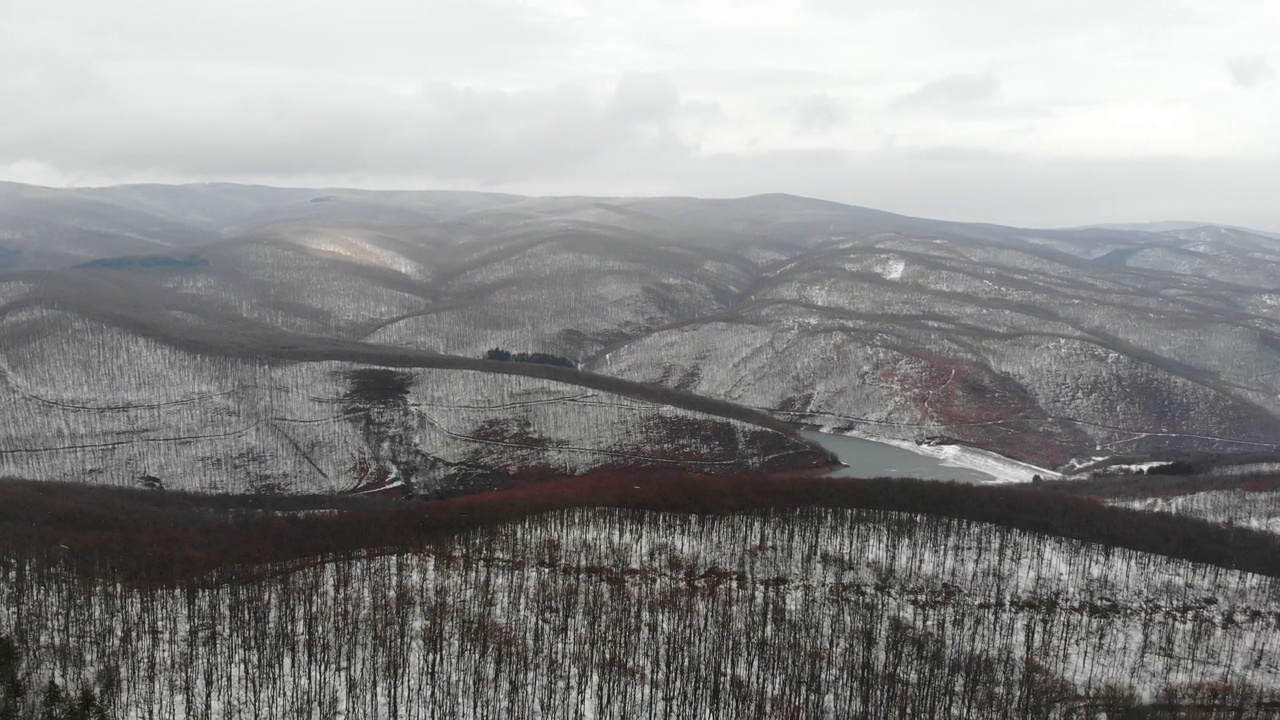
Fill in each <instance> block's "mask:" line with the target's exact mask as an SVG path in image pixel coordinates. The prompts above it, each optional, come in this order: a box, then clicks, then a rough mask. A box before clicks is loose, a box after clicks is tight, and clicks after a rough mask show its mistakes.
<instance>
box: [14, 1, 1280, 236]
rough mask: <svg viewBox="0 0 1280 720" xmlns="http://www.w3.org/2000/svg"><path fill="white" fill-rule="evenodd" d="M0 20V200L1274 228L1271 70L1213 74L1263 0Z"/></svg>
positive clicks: (1269, 31) (1267, 35) (407, 7)
mask: <svg viewBox="0 0 1280 720" xmlns="http://www.w3.org/2000/svg"><path fill="white" fill-rule="evenodd" d="M0 7H2V8H3V9H0V98H4V99H5V101H6V103H7V104H6V106H5V109H6V110H8V112H3V113H0V180H17V181H38V182H48V183H55V184H56V183H68V182H76V183H91V182H92V183H105V182H139V181H204V180H227V181H243V182H269V183H273V184H283V185H299V184H310V185H321V184H322V185H355V186H361V187H425V188H430V187H450V188H489V189H500V190H510V191H515V192H529V193H571V194H583V193H592V194H601V193H605V194H610V193H611V194H619V193H622V194H625V193H638V194H700V195H713V196H725V195H740V194H747V193H756V192H792V193H797V194H807V195H814V196H818V197H826V198H830V199H835V200H841V201H845V202H852V203H857V204H864V205H871V206H882V207H885V208H887V209H891V210H896V211H899V212H907V213H911V214H919V215H929V216H943V217H954V218H960V219H970V220H989V221H998V222H999V221H1003V222H1011V223H1019V224H1082V223H1087V222H1096V221H1101V220H1129V219H1151V218H1159V217H1169V216H1186V215H1194V216H1196V217H1197V219H1211V220H1220V221H1223V222H1230V223H1236V224H1244V225H1248V224H1261V223H1263V222H1265V223H1267V224H1269V225H1270V226H1271V227H1280V220H1278V219H1277V218H1275V213H1276V212H1277V210H1275V206H1274V202H1273V200H1272V199H1271V198H1270V197H1269V196H1268V194H1267V193H1266V192H1265V190H1266V189H1269V188H1270V187H1273V186H1275V185H1276V184H1277V181H1280V178H1278V177H1277V174H1278V171H1277V168H1280V156H1277V151H1276V148H1280V127H1277V126H1276V125H1275V123H1274V121H1273V116H1274V112H1273V111H1274V94H1272V93H1271V92H1270V88H1266V87H1265V84H1266V83H1267V82H1268V80H1269V79H1273V78H1274V75H1275V73H1274V71H1273V69H1272V65H1270V64H1268V59H1267V58H1265V57H1263V56H1261V55H1257V54H1254V55H1239V56H1238V53H1241V52H1242V51H1241V50H1240V48H1266V47H1269V46H1270V45H1269V43H1273V42H1274V38H1275V36H1276V35H1277V33H1280V4H1277V3H1275V2H1274V0H1233V2H1232V3H1221V2H1215V0H1133V1H1132V2H1125V3H1120V4H1117V3H1115V2H1114V0H1079V1H1078V2H1074V3H1025V2H1023V3H1018V2H1015V1H1014V0H972V2H965V3H955V2H952V1H950V0H920V1H919V2H913V3H908V4H903V3H901V2H892V1H891V0H866V1H865V2H861V1H860V2H858V3H848V2H839V1H838V0H802V1H801V2H800V3H798V4H789V5H787V6H786V7H782V6H780V5H779V4H776V3H767V2H757V1H754V0H746V1H744V0H722V1H721V2H715V1H714V0H712V1H711V2H698V3H691V2H687V1H686V0H665V1H664V2H661V3H660V4H659V6H658V7H655V6H654V5H653V4H652V3H630V4H627V3H617V2H616V0H438V1H433V2H428V3H422V2H413V1H412V0H365V2H362V3H360V4H352V3H344V2H336V1H332V2H330V1H321V2H302V0H276V1H275V2H270V3H262V2H258V1H257V0H222V2H219V3H215V4H210V3H175V2H166V1H165V0H116V1H114V2H111V3H102V2H95V1H94V0H41V1H40V2H8V3H6V2H5V1H4V0H0ZM1224 58H1234V59H1232V60H1230V61H1229V62H1228V63H1226V66H1225V68H1224V69H1225V70H1226V71H1227V73H1226V74H1225V76H1224V74H1223V73H1221V72H1219V74H1217V75H1216V76H1215V75H1214V74H1213V73H1212V72H1210V73H1205V72H1204V69H1205V68H1209V69H1211V70H1212V69H1213V68H1223V59H1224ZM1273 59H1274V58H1273ZM965 68H967V69H974V68H977V69H983V70H985V72H979V73H968V74H955V73H956V72H957V70H958V69H965ZM1226 79H1230V80H1232V81H1234V82H1235V83H1236V84H1237V85H1239V86H1241V87H1254V88H1257V89H1258V90H1257V91H1254V92H1238V93H1230V92H1229V90H1230V86H1228V85H1227V84H1226V82H1224V80H1226ZM925 80H929V81H928V82H924V81H925ZM1227 94H1229V95H1230V97H1225V95H1227ZM1171 98H1172V99H1176V101H1173V100H1171ZM1224 103H1229V104H1230V107H1229V111H1225V112H1224V109H1223V108H1224ZM851 108H856V109H857V114H856V118H854V117H853V116H852V115H851V112H850V109H851ZM855 119H856V122H854V121H853V120H855ZM824 143H825V144H830V145H831V147H829V148H826V149H822V148H818V149H814V146H815V145H820V144H824ZM1098 156H1101V157H1098ZM1184 174H1185V176H1184ZM1206 178H1212V179H1213V181H1214V182H1213V183H1208V182H1206V181H1204V180H1205V179H1206Z"/></svg>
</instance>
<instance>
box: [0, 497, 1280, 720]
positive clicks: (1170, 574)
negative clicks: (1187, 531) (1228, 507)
mask: <svg viewBox="0 0 1280 720" xmlns="http://www.w3.org/2000/svg"><path fill="white" fill-rule="evenodd" d="M0 573H2V575H3V579H4V582H3V583H0V588H2V589H0V610H2V611H3V614H2V615H0V622H3V625H2V626H0V632H2V634H4V635H7V636H9V637H11V638H13V640H14V642H15V643H16V646H17V647H18V648H21V649H23V653H22V655H21V658H20V663H21V667H22V671H21V672H22V677H23V678H25V679H26V681H27V682H28V683H30V684H32V685H33V686H39V687H43V686H44V684H45V683H46V682H47V681H48V680H49V679H54V680H56V681H57V682H58V683H59V685H60V686H62V687H67V688H81V689H90V690H91V691H92V692H93V693H95V697H97V698H99V699H100V700H101V701H102V703H103V705H104V707H106V708H109V710H110V712H111V714H112V716H113V717H148V718H239V717H243V718H261V717H316V718H337V717H349V718H358V717H364V718H368V717H402V718H447V717H476V718H480V717H494V718H497V717H617V718H637V717H653V718H667V717H689V718H722V717H791V718H821V717H830V718H854V717H868V718H872V717H874V718H884V717H902V718H909V717H956V718H1086V717H1090V718H1092V717H1097V716H1098V713H1100V712H1105V713H1107V716H1108V717H1126V716H1134V717H1139V716H1146V717H1161V716H1164V715H1161V714H1159V713H1162V712H1169V713H1172V712H1174V710H1172V708H1174V707H1178V708H1181V710H1185V709H1187V708H1193V707H1196V706H1199V705H1214V706H1218V707H1221V708H1230V709H1231V712H1232V714H1231V715H1229V716H1230V717H1248V718H1256V717H1273V716H1274V714H1275V713H1276V712H1277V709H1276V708H1277V707H1280V705H1277V703H1280V694H1277V693H1275V692H1274V691H1273V689H1274V688H1276V687H1277V686H1280V654H1278V653H1280V645H1277V644H1276V643H1275V639H1276V637H1277V634H1278V633H1280V588H1278V587H1277V586H1276V584H1275V583H1276V581H1275V580H1274V579H1271V578H1266V577H1262V576H1258V575H1253V574H1249V573H1242V572H1238V571H1230V570H1224V569H1221V568H1216V567H1211V566H1206V565H1200V564H1194V563H1188V562H1184V561H1177V560H1171V559H1165V558H1160V557H1156V556H1152V555H1147V554H1143V553H1137V552H1132V551H1126V550H1116V549H1108V548H1105V547H1103V546H1099V545H1093V544H1088V543H1082V542H1079V541H1071V540H1063V539H1054V538H1048V537H1044V536H1039V535H1034V534H1028V533H1022V532H1018V531H1014V530H1009V529H1002V528H998V527H995V526H991V525H985V524H977V523H972V522H968V521H962V520H950V519H940V518H933V517H929V516H921V515H913V514H902V513H889V512H881V511H838V510H799V511H786V512H780V513H777V514H766V515H756V516H741V515H739V516H724V517H697V516H688V515H670V514H661V513H652V512H643V511H622V510H612V511H611V510H579V511H561V512H558V513H553V514H550V515H543V516H538V517H533V518H529V519H526V520H524V521H519V522H514V523H510V524H505V525H501V526H498V527H493V528H487V529H481V530H476V531H472V532H469V533H465V534H463V535H460V536H457V537H455V538H453V539H450V540H448V541H444V542H440V543H435V544H432V545H430V546H429V547H426V548H424V549H423V550H422V551H420V552H416V553H401V554H394V555H389V556H381V557H379V556H372V555H371V556H367V557H363V558H352V559H348V560H342V561H334V562H317V563H291V564H286V565H278V566H276V567H275V570H274V572H272V573H270V574H268V575H265V576H263V575H261V574H258V575H256V576H255V578H254V580H253V581H252V582H234V581H232V582H221V583H215V584H202V583H198V582H196V583H186V584H184V585H182V586H180V587H174V588H162V587H157V586H154V585H143V586H137V585H130V584H128V583H124V582H122V581H121V580H119V579H118V578H115V577H113V576H112V575H111V574H110V573H104V574H98V575H86V574H84V573H83V572H75V571H72V565H71V564H70V563H66V562H62V561H60V559H59V556H58V555H57V553H56V552H53V553H50V554H48V555H46V556H45V557H43V558H40V559H37V558H35V557H28V558H20V559H16V560H10V561H7V562H6V563H5V564H4V565H3V569H2V570H0ZM1181 710H1179V711H1178V712H1181ZM1124 713H1130V715H1124ZM1132 713H1145V714H1144V715H1134V714H1132ZM1176 716H1178V717H1182V716H1183V715H1176Z"/></svg>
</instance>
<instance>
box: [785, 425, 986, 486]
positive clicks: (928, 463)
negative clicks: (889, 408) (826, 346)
mask: <svg viewBox="0 0 1280 720" xmlns="http://www.w3.org/2000/svg"><path fill="white" fill-rule="evenodd" d="M800 434H801V435H803V436H804V437H805V439H808V440H813V441H814V442H817V443H819V444H821V445H822V446H823V447H824V448H826V449H828V450H830V451H831V452H833V453H835V454H836V457H838V458H840V462H842V463H844V464H845V465H848V466H849V467H846V468H841V469H840V470H837V471H836V472H833V473H831V476H832V477H912V478H920V479H922V480H955V481H958V482H967V483H989V482H996V481H998V480H1000V479H1001V478H999V477H997V476H996V475H993V474H990V473H985V472H982V471H981V470H976V469H973V468H969V467H963V466H960V465H953V464H948V463H947V461H946V460H945V459H942V458H937V457H932V456H930V455H923V454H921V453H918V452H913V451H911V450H909V449H907V448H904V447H898V446H897V445H889V444H887V443H882V442H876V441H874V440H865V439H863V438H856V437H848V436H846V435H834V434H832V433H824V432H815V431H812V430H803V431H801V433H800Z"/></svg>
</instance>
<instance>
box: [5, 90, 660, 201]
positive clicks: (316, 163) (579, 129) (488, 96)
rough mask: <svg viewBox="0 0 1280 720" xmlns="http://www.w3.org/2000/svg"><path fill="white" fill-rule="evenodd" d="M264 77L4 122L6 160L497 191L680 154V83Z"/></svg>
mask: <svg viewBox="0 0 1280 720" xmlns="http://www.w3.org/2000/svg"><path fill="white" fill-rule="evenodd" d="M324 85H325V86H324V87H309V86H302V87H299V86H298V84H297V83H296V82H288V83H284V82H279V83H277V82H271V81H267V82H259V83H257V84H256V85H252V86H243V85H242V86H237V87H236V88H233V89H227V88H208V89H206V90H204V91H201V90H200V89H196V90H195V91H194V92H192V93H191V94H190V95H188V96H185V97H176V98H162V97H153V96H149V93H148V91H147V90H145V89H142V88H133V89H130V88H123V89H122V88H106V87H101V86H99V87H97V88H96V89H94V90H93V91H91V92H87V93H84V97H85V98H86V99H85V100H84V101H83V102H78V103H70V102H68V101H67V99H66V97H64V96H63V95H62V94H61V93H59V92H57V91H51V92H54V94H55V95H56V97H52V98H50V99H49V102H51V103H53V104H58V105H60V106H61V107H62V108H63V112H62V113H61V114H59V115H58V116H57V120H56V121H53V122H50V121H49V118H48V117H42V116H41V115H40V114H34V115H23V114H17V115H10V116H8V118H7V119H6V120H3V121H0V123H2V124H0V164H3V163H14V162H18V161H24V160H25V161H38V162H42V163H46V164H48V165H51V166H53V167H55V168H59V169H61V170H64V171H72V170H75V171H79V172H82V173H91V174H106V175H111V174H118V175H121V176H128V175H130V174H136V173H145V172H148V171H158V172H162V173H166V174H177V175H192V176H199V175H202V174H212V175H215V176H227V175H234V176H237V177H251V176H254V175H255V174H268V175H277V176H278V175H287V174H289V173H299V174H313V175H314V174H325V173H339V174H340V173H352V172H355V173H365V174H369V175H373V176H377V175H380V174H381V175H388V176H393V177H407V176H414V177H433V178H437V179H439V180H448V181H471V182H475V183H480V184H485V185H493V184H496V183H504V182H512V181H516V180H522V179H527V178H531V177H539V176H556V175H559V174H562V173H563V172H565V170H566V168H570V167H572V166H574V165H577V164H579V163H582V162H584V161H586V160H587V159H589V158H592V157H594V156H596V155H600V154H609V153H612V152H621V151H626V150H627V149H628V147H629V146H632V145H639V146H643V147H645V148H646V151H647V152H661V153H670V152H679V151H680V143H679V141H678V139H677V138H675V136H674V134H673V133H672V132H671V131H670V129H669V127H668V125H667V118H668V117H669V116H670V115H671V114H672V112H673V111H675V110H676V108H677V106H678V105H679V95H678V93H677V92H676V89H675V86H674V85H673V84H672V83H671V82H670V80H668V79H666V78H663V77H660V76H654V75H627V76H624V77H623V78H622V79H621V80H620V81H619V82H618V83H617V87H616V90H615V92H614V94H613V96H612V97H611V98H607V99H603V100H601V99H597V98H595V97H593V96H592V94H591V93H590V92H588V91H587V90H586V89H585V88H583V87H581V86H574V85H563V86H558V87H553V88H549V89H545V90H529V91H495V90H477V89H472V88H466V87H460V86H457V85H454V84H450V83H441V82H428V83H424V84H422V86H421V87H420V89H419V90H418V91H416V92H413V93H409V94H396V93H389V92H386V91H382V90H379V89H377V88H373V87H369V86H367V85H363V84H360V83H340V82H333V83H325V84H324Z"/></svg>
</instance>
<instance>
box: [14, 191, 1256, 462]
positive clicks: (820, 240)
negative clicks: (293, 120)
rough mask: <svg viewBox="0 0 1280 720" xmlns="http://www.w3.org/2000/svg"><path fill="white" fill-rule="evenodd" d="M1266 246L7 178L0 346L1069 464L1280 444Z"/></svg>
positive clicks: (1247, 241)
mask: <svg viewBox="0 0 1280 720" xmlns="http://www.w3.org/2000/svg"><path fill="white" fill-rule="evenodd" d="M3 253H8V254H7V255H5V254H3ZM6 257H7V258H8V260H6ZM14 258H17V259H16V261H15V259H14ZM139 258H143V259H144V260H140V259H139ZM145 258H153V259H152V260H145ZM154 258H169V259H170V260H169V261H165V260H158V259H154ZM1277 262H1280V241H1278V240H1276V239H1275V238H1273V237H1269V236H1267V235H1265V234H1259V233H1254V232H1249V231H1244V230H1239V229H1234V228H1226V227H1219V226H1214V227H1190V228H1185V227H1174V228H1170V229H1167V230H1162V231H1160V232H1148V231H1135V230H1125V229H1111V228H1108V227H1093V228H1080V229H1066V230H1061V229H1060V230H1034V229H1030V230H1029V229H1019V228H1010V227H1004V226H999V225H988V224H976V223H952V222H945V221H939V220H926V219H919V218H910V217H905V216H900V215H894V214H892V213H887V212H882V211H877V210H872V209H867V208H857V207H852V206H846V205H840V204H838V203H832V202H826V201H818V200H808V199H805V198H799V197H795V196H789V195H762V196H755V197H750V198H740V199H731V200H699V199H694V198H638V199H636V198H579V197H560V198H527V197H519V196H511V195H496V194H484V193H466V192H457V193H455V192H391V191H387V192H381V191H359V190H341V189H287V188H263V187H253V186H239V185H220V184H212V185H190V186H122V187H116V188H100V189H87V190H53V189H48V188H32V187H29V186H17V185H11V184H10V185H4V184H0V265H5V264H6V263H7V266H8V272H7V273H6V274H4V275H0V341H2V342H0V362H3V363H4V367H5V368H7V372H8V374H9V377H10V379H11V380H12V381H13V382H14V383H16V384H17V385H22V383H24V382H27V379H26V377H25V376H27V375H29V374H31V373H34V372H36V371H35V369H34V368H35V367H36V366H35V365H33V364H32V363H35V362H37V361H36V360H34V359H33V358H36V357H39V358H41V360H40V361H39V362H46V363H47V362H53V363H56V364H57V365H58V366H59V367H60V368H62V371H63V372H66V373H70V374H72V375H74V376H75V377H77V378H80V380H81V381H82V382H83V383H85V385H84V392H85V393H92V392H94V384H93V383H94V381H93V379H92V377H93V374H92V373H91V372H88V371H87V370H86V369H85V368H91V366H92V363H94V362H96V361H97V358H103V357H106V358H115V359H109V362H120V363H126V364H127V363H128V362H130V359H129V356H128V355H127V354H126V355H118V356H111V355H107V356H104V355H103V354H102V353H103V350H102V348H99V347H91V346H89V345H87V344H86V340H85V337H84V335H85V331H84V330H83V329H82V325H83V324H84V323H90V324H91V325H92V327H94V328H104V327H105V328H111V330H110V331H99V330H95V331H94V332H100V333H102V332H105V333H107V335H111V336H112V337H116V336H115V335H114V334H120V335H119V336H118V339H111V340H109V341H108V340H102V341H101V342H104V343H107V344H108V345H111V347H115V346H116V345H121V347H123V346H124V345H129V344H130V343H134V342H142V341H145V342H147V343H157V342H158V343H160V345H161V346H165V347H172V348H177V349H178V350H180V351H181V352H182V353H185V355H184V356H183V357H184V358H187V359H184V360H182V361H181V362H182V363H188V362H197V363H204V362H210V361H209V360H203V359H201V358H225V359H224V360H218V361H217V362H219V363H222V362H227V363H244V362H251V363H265V364H266V365H268V366H270V365H272V364H279V363H298V362H342V363H356V364H358V365H360V366H366V365H367V366H389V365H395V364H396V363H395V362H393V361H392V360H393V359H394V358H415V359H416V360H414V362H418V361H420V360H422V359H424V358H436V359H435V360H432V361H431V362H432V363H437V364H435V365H432V367H441V366H440V365H439V363H446V364H448V363H452V365H450V367H453V368H456V369H458V370H463V371H467V372H472V371H475V370H477V369H479V368H477V367H472V366H470V365H467V363H470V362H472V360H471V359H477V360H475V362H482V361H479V360H478V358H480V357H481V356H482V355H483V354H484V352H485V351H486V350H488V349H490V348H493V347H503V348H508V349H510V350H512V351H515V352H531V353H548V354H553V355H558V356H563V357H566V358H569V359H570V360H572V361H574V362H575V363H577V364H578V366H579V367H581V368H582V369H583V370H584V371H586V372H587V373H590V377H603V376H608V377H614V378H618V379H620V380H625V381H630V382H629V383H628V384H627V385H626V387H627V388H644V387H652V386H654V385H657V386H661V387H666V388H670V389H672V390H677V391H679V392H680V393H681V395H680V397H686V395H685V394H684V393H689V394H690V395H688V396H687V397H693V396H704V397H707V398H716V399H719V400H722V401H728V402H729V403H734V404H735V405H736V406H739V407H741V406H746V407H747V408H752V409H754V410H742V411H741V412H754V413H756V414H754V415H752V416H751V417H750V418H747V417H746V416H745V415H733V412H739V411H732V412H730V411H728V410H725V409H724V408H725V407H728V406H717V407H718V408H719V409H715V410H711V409H710V408H709V407H707V408H699V409H696V410H691V411H695V412H711V413H712V414H718V415H720V416H722V417H731V418H732V419H733V422H747V423H749V424H751V425H752V426H755V427H761V428H765V429H766V430H768V431H769V432H776V429H773V428H772V427H771V426H770V425H769V422H770V421H769V420H768V417H772V418H777V419H784V420H792V421H797V422H802V423H805V424H808V425H811V426H821V427H826V428H830V429H835V430H839V431H842V432H852V433H858V434H867V435H873V436H885V437H893V438H901V439H910V440H917V441H927V442H935V443H962V444H969V445H974V446H977V447H982V448H986V449H990V450H994V451H996V452H1000V453H1002V454H1006V455H1010V456H1012V457H1015V458H1018V459H1021V460H1025V461H1028V462H1031V463H1033V464H1036V465H1040V466H1043V467H1054V468H1070V467H1073V466H1078V465H1082V464H1085V463H1087V462H1089V461H1091V460H1092V459H1094V458H1097V457H1106V456H1112V455H1120V454H1126V455H1133V454H1138V455H1143V454H1154V455H1169V454H1177V453H1180V452H1187V451H1192V450H1195V451H1206V450H1207V451H1219V452H1257V451H1260V450H1272V449H1275V448H1277V446H1280V272H1278V271H1277V270H1276V267H1277V265H1276V263H1277ZM73 265H81V266H84V265H89V266H87V267H71V266H73ZM2 269H3V268H0V270H2ZM90 334H92V333H90ZM104 337H105V336H104ZM134 338H138V339H140V340H135V339H134ZM130 346H131V345H130ZM104 347H105V346H104ZM148 347H150V346H148ZM147 352H159V351H153V350H148V351H147ZM165 352H168V351H165ZM24 353H25V355H24ZM448 358H456V359H454V360H449V359H448ZM423 362H425V360H423ZM353 367H354V366H353ZM480 371H481V372H484V373H488V372H491V370H490V369H481V370H480ZM548 371H550V369H548ZM202 372H203V371H202ZM218 372H222V371H218ZM236 372H240V371H236ZM246 372H247V371H246ZM254 372H256V371H254ZM273 372H274V371H273ZM539 372H542V370H539ZM560 372H565V373H572V372H573V371H570V370H563V371H560ZM281 377H282V378H283V377H284V376H281ZM542 377H544V378H545V379H546V380H554V382H564V381H565V380H566V379H565V378H561V377H556V378H551V377H550V376H542ZM584 377H586V375H584ZM49 382H54V380H53V379H52V376H50V379H49ZM272 382H276V383H280V382H285V381H284V380H283V379H275V380H272ZM307 382H320V381H318V380H314V379H312V380H308V381H307ZM592 382H595V381H592ZM200 383H202V384H203V385H205V386H208V387H209V388H211V389H212V388H215V387H222V386H218V385H217V384H216V383H210V382H208V381H204V380H202V381H200ZM193 387H194V386H193ZM326 387H330V386H328V385H326ZM619 387H622V386H619ZM596 389H597V390H603V391H610V392H611V391H612V390H606V389H603V388H601V387H597V388H596ZM331 390H332V391H333V392H338V394H339V395H340V394H341V392H340V388H338V387H336V386H332V387H331ZM504 392H505V391H504ZM643 392H648V391H641V390H627V391H626V393H624V394H628V393H629V394H630V396H633V397H639V396H638V395H636V393H641V394H643ZM650 401H653V402H658V403H659V405H661V406H664V407H665V405H663V403H664V402H665V401H663V400H661V399H659V400H646V402H650ZM686 409H689V408H686ZM32 412H34V410H33V411H32ZM255 412H257V411H255ZM727 412H728V413H729V415H726V414H725V413H727ZM766 414H767V416H766ZM24 417H25V416H24ZM744 418H745V419H744ZM419 420H421V418H419ZM15 422H16V420H15V416H14V415H13V413H12V412H9V413H8V415H5V413H4V412H0V431H3V427H4V424H5V423H8V424H9V426H10V430H9V431H8V432H10V433H12V426H13V425H14V423H15ZM619 427H622V426H619ZM632 427H635V426H632ZM112 432H116V431H115V430H113V431H112ZM513 432H514V431H513ZM744 432H745V431H744ZM726 437H727V436H726ZM743 437H745V436H743ZM766 444H767V443H766ZM728 447H729V445H725V444H723V443H722V444H721V445H718V446H717V448H718V449H717V450H715V451H714V452H713V453H712V454H715V453H722V452H723V451H725V449H726V448H728ZM419 449H420V450H421V447H419ZM386 452H390V451H389V450H387V451H386ZM415 452H416V451H415ZM423 452H426V451H425V450H423ZM679 452H682V453H683V452H685V450H681V451H679ZM534 454H536V453H534ZM544 454H545V453H544ZM765 454H767V453H765ZM526 455H528V457H526V458H525V460H523V461H522V462H526V461H527V462H533V461H534V460H533V454H526ZM746 456H747V457H748V458H753V457H755V458H759V457H763V455H756V454H755V451H748V452H747V453H746ZM139 457H142V456H141V455H140V456H139ZM459 457H461V456H459ZM717 457H722V455H719V456H717ZM451 462H452V460H451ZM750 462H757V460H750V459H749V463H750ZM402 464H404V463H402Z"/></svg>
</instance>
